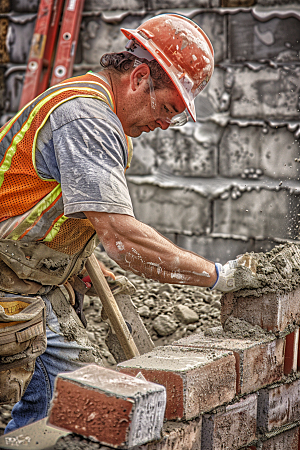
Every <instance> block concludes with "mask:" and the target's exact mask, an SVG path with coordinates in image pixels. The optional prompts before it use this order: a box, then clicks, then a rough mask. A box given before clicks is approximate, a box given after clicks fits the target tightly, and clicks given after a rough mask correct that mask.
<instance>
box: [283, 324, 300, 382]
mask: <svg viewBox="0 0 300 450" xmlns="http://www.w3.org/2000/svg"><path fill="white" fill-rule="evenodd" d="M298 351H299V328H296V329H295V331H293V332H292V333H290V334H288V335H287V336H286V337H285V356H284V374H285V375H290V374H291V373H293V372H297V365H298Z"/></svg>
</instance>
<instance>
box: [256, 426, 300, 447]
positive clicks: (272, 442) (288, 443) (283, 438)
mask: <svg viewBox="0 0 300 450" xmlns="http://www.w3.org/2000/svg"><path fill="white" fill-rule="evenodd" d="M261 450H299V427H295V428H292V429H291V430H288V431H285V432H283V433H280V434H277V435H276V436H273V437H272V438H270V439H268V440H267V441H264V442H263V444H262V447H261Z"/></svg>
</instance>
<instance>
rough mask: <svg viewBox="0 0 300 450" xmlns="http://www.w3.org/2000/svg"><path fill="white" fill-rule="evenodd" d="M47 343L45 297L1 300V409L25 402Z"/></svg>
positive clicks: (16, 297)
mask: <svg viewBox="0 0 300 450" xmlns="http://www.w3.org/2000/svg"><path fill="white" fill-rule="evenodd" d="M46 343H47V338H46V311H45V304H44V302H43V300H42V299H41V297H23V296H15V297H0V386H1V389H0V405H1V404H2V405H3V404H9V403H16V402H18V401H19V400H20V399H21V397H22V395H23V394H24V392H25V390H26V388H27V386H28V384H29V382H30V380H31V378H32V375H33V372H34V366H35V360H36V358H37V357H38V356H39V355H41V354H42V353H44V351H45V350H46Z"/></svg>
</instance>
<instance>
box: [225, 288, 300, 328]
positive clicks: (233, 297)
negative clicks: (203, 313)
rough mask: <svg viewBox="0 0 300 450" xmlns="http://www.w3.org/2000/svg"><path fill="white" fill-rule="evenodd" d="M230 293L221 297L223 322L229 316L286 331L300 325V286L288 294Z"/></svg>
mask: <svg viewBox="0 0 300 450" xmlns="http://www.w3.org/2000/svg"><path fill="white" fill-rule="evenodd" d="M238 295H239V294H238V292H237V293H234V292H233V293H228V294H226V295H223V297H222V298H221V304H222V306H221V323H222V324H224V323H225V321H226V320H227V318H228V317H229V316H233V317H237V318H238V319H241V320H245V321H246V322H249V323H251V324H252V325H259V326H260V327H261V328H263V329H264V330H267V331H272V332H278V331H284V330H285V329H286V328H287V327H288V326H289V325H298V326H299V325H300V288H297V289H295V290H294V291H291V292H288V293H286V294H279V293H278V294H277V293H269V294H264V295H263V296H262V297H239V296H238Z"/></svg>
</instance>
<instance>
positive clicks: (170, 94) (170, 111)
mask: <svg viewBox="0 0 300 450" xmlns="http://www.w3.org/2000/svg"><path fill="white" fill-rule="evenodd" d="M142 66H146V65H145V64H142ZM139 67H141V66H139ZM139 67H137V68H136V69H139ZM146 67H147V66H146ZM148 78H149V72H148V71H147V69H146V70H145V71H144V72H143V68H142V70H141V71H137V73H136V74H134V76H133V77H132V79H131V89H130V92H129V96H128V99H127V104H126V105H125V102H124V105H123V108H122V110H121V111H120V109H119V110H118V113H117V114H118V117H119V119H120V120H121V123H122V125H123V129H124V131H125V133H126V134H127V135H128V136H131V137H138V136H140V135H141V134H142V133H143V132H146V133H149V132H150V131H153V130H155V129H156V128H161V129H163V130H166V129H167V128H169V125H170V119H171V118H172V117H174V116H176V115H177V114H180V113H182V112H183V111H184V110H185V104H184V102H183V101H182V99H181V97H180V95H179V94H178V92H177V90H176V89H175V88H174V89H172V88H171V89H170V88H162V89H156V90H155V103H156V104H155V108H153V104H152V105H151V97H150V92H149V83H148Z"/></svg>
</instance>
